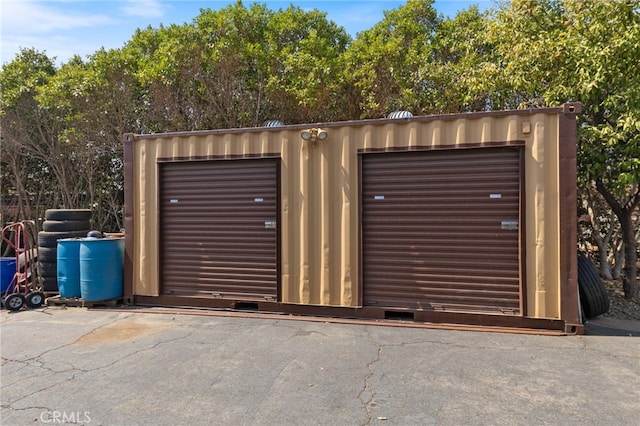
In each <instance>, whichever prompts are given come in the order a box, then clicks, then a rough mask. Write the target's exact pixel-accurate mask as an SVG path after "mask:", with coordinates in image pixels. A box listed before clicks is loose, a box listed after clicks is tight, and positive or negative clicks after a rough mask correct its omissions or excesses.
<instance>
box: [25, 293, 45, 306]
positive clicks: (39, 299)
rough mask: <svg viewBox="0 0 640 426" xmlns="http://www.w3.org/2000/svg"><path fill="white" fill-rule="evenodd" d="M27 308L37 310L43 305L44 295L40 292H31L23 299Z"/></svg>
mask: <svg viewBox="0 0 640 426" xmlns="http://www.w3.org/2000/svg"><path fill="white" fill-rule="evenodd" d="M25 301H26V302H27V306H28V307H30V308H39V307H40V306H42V304H43V303H44V293H43V292H41V291H32V292H31V293H29V294H27V297H26V298H25Z"/></svg>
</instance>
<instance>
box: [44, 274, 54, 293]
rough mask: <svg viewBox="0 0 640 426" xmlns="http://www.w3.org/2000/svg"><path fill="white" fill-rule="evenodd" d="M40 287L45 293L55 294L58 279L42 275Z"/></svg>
mask: <svg viewBox="0 0 640 426" xmlns="http://www.w3.org/2000/svg"><path fill="white" fill-rule="evenodd" d="M40 278H42V287H43V290H44V291H46V292H56V291H58V277H57V276H50V275H43V276H42V277H40Z"/></svg>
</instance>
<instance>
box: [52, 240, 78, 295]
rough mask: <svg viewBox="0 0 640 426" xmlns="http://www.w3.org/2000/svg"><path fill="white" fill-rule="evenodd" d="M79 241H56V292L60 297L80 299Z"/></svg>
mask: <svg viewBox="0 0 640 426" xmlns="http://www.w3.org/2000/svg"><path fill="white" fill-rule="evenodd" d="M80 241H81V240H80V239H79V238H65V239H62V240H58V249H57V256H58V292H59V293H60V296H61V297H80Z"/></svg>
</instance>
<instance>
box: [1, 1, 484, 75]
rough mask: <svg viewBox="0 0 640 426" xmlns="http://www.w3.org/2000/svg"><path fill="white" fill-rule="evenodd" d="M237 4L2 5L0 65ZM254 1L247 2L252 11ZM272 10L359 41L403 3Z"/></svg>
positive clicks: (308, 4)
mask: <svg viewBox="0 0 640 426" xmlns="http://www.w3.org/2000/svg"><path fill="white" fill-rule="evenodd" d="M233 3H235V0H217V1H195V0H131V1H129V0H116V1H107V0H84V1H76V0H1V3H0V15H1V21H0V51H1V63H3V64H4V63H6V62H9V61H11V60H12V59H13V58H14V57H15V55H16V53H17V52H18V51H19V48H20V47H33V48H36V49H37V50H39V51H45V52H46V54H47V55H48V56H49V57H56V58H57V59H56V62H57V63H58V64H60V63H63V62H66V61H67V60H68V59H69V58H70V57H72V56H73V55H74V54H78V55H80V56H82V57H83V58H84V57H86V56H87V55H90V54H92V53H94V52H95V51H97V50H98V49H100V48H101V47H104V48H106V49H112V48H119V47H122V46H123V45H124V44H125V43H126V42H127V41H128V40H129V39H130V38H131V36H132V35H133V33H134V32H135V30H136V29H137V28H146V27H148V26H149V25H150V26H152V27H158V26H159V25H160V24H164V25H169V24H183V23H187V22H189V23H190V22H192V20H193V18H195V17H196V16H197V15H198V14H199V13H200V9H207V8H210V9H214V10H215V9H220V8H223V7H225V6H227V5H229V4H233ZM253 3H254V1H253V0H248V1H247V0H245V1H244V4H245V5H246V6H249V5H251V4H253ZM258 3H264V4H266V5H267V6H268V7H269V8H270V9H272V10H278V9H280V8H286V7H288V6H289V5H290V4H295V5H297V6H299V7H301V8H303V9H318V10H321V11H324V12H327V17H328V18H329V19H330V20H332V21H334V22H335V23H336V24H338V25H341V26H343V27H344V28H345V29H346V30H347V32H348V33H349V34H351V35H352V36H355V35H356V33H358V32H359V31H362V30H365V29H368V28H370V27H372V26H373V25H375V24H376V23H377V22H379V21H380V20H381V19H382V17H383V12H384V11H385V10H391V9H395V8H398V7H400V6H401V5H403V4H404V3H405V1H386V0H379V1H376V0H366V1H333V0H325V1H322V0H315V1H314V0H291V1H265V0H262V1H259V2H258ZM493 3H494V2H493V0H472V1H467V0H437V1H436V2H435V7H436V9H437V10H438V11H439V12H440V13H442V14H443V15H445V16H451V17H453V16H455V15H456V13H457V12H458V11H460V10H463V9H466V8H468V7H469V6H470V5H473V4H477V5H478V6H479V7H480V8H481V9H486V8H489V7H491V6H493Z"/></svg>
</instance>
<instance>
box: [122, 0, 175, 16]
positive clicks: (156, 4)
mask: <svg viewBox="0 0 640 426" xmlns="http://www.w3.org/2000/svg"><path fill="white" fill-rule="evenodd" d="M124 3H125V4H124V6H122V8H121V9H122V12H124V14H125V15H128V16H139V17H141V18H161V17H163V16H164V11H165V10H166V6H165V5H163V4H162V2H161V1H159V0H130V1H125V2H124Z"/></svg>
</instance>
